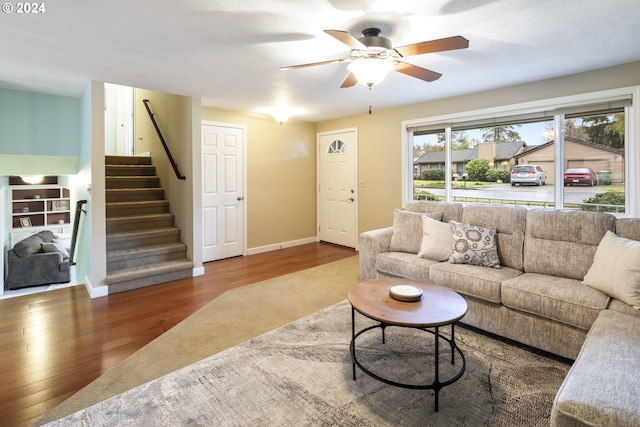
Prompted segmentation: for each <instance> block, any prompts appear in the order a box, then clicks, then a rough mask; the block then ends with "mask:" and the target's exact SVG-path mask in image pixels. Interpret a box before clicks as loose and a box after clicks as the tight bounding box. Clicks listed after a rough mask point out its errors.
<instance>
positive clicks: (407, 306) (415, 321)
mask: <svg viewBox="0 0 640 427" xmlns="http://www.w3.org/2000/svg"><path fill="white" fill-rule="evenodd" d="M396 285H410V286H414V287H416V288H420V289H421V290H422V297H421V298H420V299H419V300H418V301H414V302H404V301H398V300H396V299H394V298H392V297H391V296H390V294H389V288H391V287H392V286H396ZM348 298H349V302H350V303H351V346H350V350H351V359H352V365H353V379H354V381H355V379H356V365H357V366H358V367H359V368H360V369H361V370H362V371H363V372H364V373H366V374H367V375H369V376H371V377H373V378H375V379H377V380H379V381H382V382H384V383H386V384H390V385H394V386H397V387H404V388H411V389H422V390H433V392H434V409H435V411H436V412H438V393H439V392H440V389H442V387H445V386H448V385H450V384H452V383H454V382H456V381H457V380H458V379H460V377H461V376H462V374H463V373H464V370H465V368H466V360H465V358H464V354H462V351H461V350H460V348H459V347H458V346H457V345H456V342H455V331H454V326H455V323H456V322H457V321H458V320H460V319H462V317H464V315H465V314H466V313H467V303H466V301H465V300H464V298H462V297H461V296H460V295H458V294H457V293H456V292H454V291H452V290H451V289H448V288H445V287H442V286H437V285H433V284H431V283H428V282H419V281H416V280H410V279H395V278H385V279H373V280H367V281H364V282H360V283H358V284H357V285H355V286H354V287H353V288H351V289H350V290H349V296H348ZM356 311H357V312H358V313H360V314H362V315H363V316H366V317H368V318H369V319H372V320H374V321H376V322H378V323H377V324H375V325H373V326H368V327H366V328H364V329H361V330H360V331H358V332H356V320H355V317H356V316H355V312H356ZM447 325H449V326H450V327H451V335H450V338H447V337H446V336H443V335H441V334H440V327H441V326H447ZM388 326H399V327H404V328H414V329H420V330H423V331H426V332H430V333H432V334H433V335H434V337H435V339H434V355H435V356H434V358H435V360H434V381H433V382H432V383H431V384H424V385H423V384H405V383H399V382H396V381H392V380H389V379H386V378H383V377H381V376H380V375H377V374H374V373H373V372H371V371H370V370H369V369H367V368H366V367H365V366H363V365H362V364H361V363H360V362H359V361H358V358H357V357H356V339H357V338H358V337H359V336H360V335H362V334H363V333H365V332H367V331H369V330H371V329H374V328H381V330H382V342H383V343H384V342H385V328H387V327H388ZM440 340H444V341H446V342H447V343H448V344H449V345H450V347H451V364H455V354H456V353H457V354H458V355H459V356H460V358H461V361H462V363H461V367H460V370H459V371H458V372H457V373H456V374H455V375H453V376H452V377H451V378H448V379H446V380H444V381H441V380H440V368H439V363H440V360H439V342H440Z"/></svg>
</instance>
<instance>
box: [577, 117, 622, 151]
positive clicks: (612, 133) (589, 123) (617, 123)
mask: <svg viewBox="0 0 640 427" xmlns="http://www.w3.org/2000/svg"><path fill="white" fill-rule="evenodd" d="M582 126H583V128H584V131H585V133H586V135H587V138H588V139H587V140H588V141H589V142H593V143H595V144H601V145H604V146H606V147H611V148H619V149H624V114H623V113H616V114H612V115H608V116H606V115H605V116H589V117H584V118H583V119H582Z"/></svg>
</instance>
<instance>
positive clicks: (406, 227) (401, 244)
mask: <svg viewBox="0 0 640 427" xmlns="http://www.w3.org/2000/svg"><path fill="white" fill-rule="evenodd" d="M424 215H426V216H428V217H430V218H433V219H435V220H438V221H440V220H441V219H442V213H441V212H430V213H422V212H411V211H405V210H402V209H394V210H393V234H391V242H390V243H389V250H390V251H391V252H408V253H411V254H417V253H418V252H420V245H421V244H422V217H423V216H424Z"/></svg>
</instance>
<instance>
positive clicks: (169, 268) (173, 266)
mask: <svg viewBox="0 0 640 427" xmlns="http://www.w3.org/2000/svg"><path fill="white" fill-rule="evenodd" d="M192 269H193V262H192V261H189V260H188V259H184V260H178V261H169V262H163V263H159V264H148V265H144V266H139V267H133V268H128V269H126V270H120V271H117V272H115V273H112V274H109V275H107V277H106V278H105V280H104V281H105V283H106V284H107V285H109V286H111V285H114V284H116V283H121V282H126V281H130V280H135V279H141V278H148V277H152V276H160V275H163V274H168V273H172V272H175V271H183V270H188V272H189V275H191V270H192ZM109 293H112V292H111V291H109Z"/></svg>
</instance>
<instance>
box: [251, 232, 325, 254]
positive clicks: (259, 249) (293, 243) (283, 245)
mask: <svg viewBox="0 0 640 427" xmlns="http://www.w3.org/2000/svg"><path fill="white" fill-rule="evenodd" d="M317 241H318V238H317V237H316V236H313V237H307V238H306V239H299V240H291V241H289V242H282V243H275V244H273V245H266V246H258V247H256V248H251V249H249V250H247V255H255V254H260V253H263V252H271V251H277V250H278V249H284V248H292V247H294V246H300V245H306V244H307V243H315V242H317Z"/></svg>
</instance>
